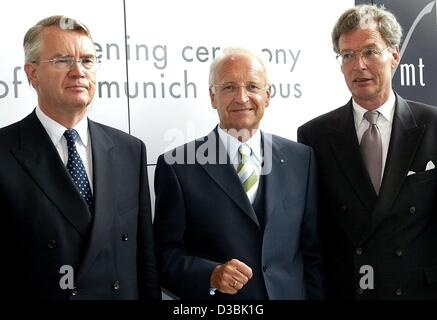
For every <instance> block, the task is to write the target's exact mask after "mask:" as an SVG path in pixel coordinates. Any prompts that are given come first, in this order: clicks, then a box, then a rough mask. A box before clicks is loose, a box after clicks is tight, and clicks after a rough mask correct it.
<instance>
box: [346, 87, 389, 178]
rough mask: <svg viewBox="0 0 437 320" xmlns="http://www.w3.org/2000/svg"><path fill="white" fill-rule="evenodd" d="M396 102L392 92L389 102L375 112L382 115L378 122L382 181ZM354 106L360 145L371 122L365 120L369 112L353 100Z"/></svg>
mask: <svg viewBox="0 0 437 320" xmlns="http://www.w3.org/2000/svg"><path fill="white" fill-rule="evenodd" d="M395 102H396V97H395V95H394V93H393V91H391V94H390V96H389V98H388V99H387V101H386V102H385V103H384V104H383V105H382V106H380V107H379V108H378V109H375V111H379V113H380V115H379V117H378V120H377V122H376V125H377V126H378V129H379V132H380V133H381V142H382V172H381V180H382V177H383V175H384V169H385V162H386V160H387V153H388V146H389V144H390V136H391V129H392V125H393V117H394V114H395ZM352 105H353V114H354V122H355V130H356V132H357V138H358V143H361V138H362V137H363V134H364V132H365V131H366V130H367V128H368V127H369V121H367V120H366V119H364V114H365V113H366V112H367V111H368V110H367V109H364V108H363V107H361V106H360V105H359V104H358V103H356V102H355V100H352Z"/></svg>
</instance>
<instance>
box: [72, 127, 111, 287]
mask: <svg viewBox="0 0 437 320" xmlns="http://www.w3.org/2000/svg"><path fill="white" fill-rule="evenodd" d="M88 126H89V131H90V136H91V145H92V150H93V151H92V153H93V181H94V222H93V225H92V232H91V237H90V241H89V244H88V248H87V250H86V253H85V257H84V259H83V264H82V265H81V267H80V270H79V273H78V280H80V277H81V276H82V275H83V274H84V273H85V272H86V270H87V269H88V268H89V267H90V266H91V265H92V263H93V261H94V259H95V258H96V256H97V255H98V253H99V252H100V250H101V249H102V247H103V246H104V245H106V244H107V241H108V237H109V235H110V228H111V225H112V222H113V219H114V215H115V213H116V210H117V202H116V199H117V195H116V192H115V190H116V183H117V181H115V179H114V177H115V176H116V174H115V172H116V171H117V168H116V166H115V165H114V159H113V152H112V151H113V148H114V147H115V145H114V143H113V141H112V139H111V138H110V137H109V136H108V135H107V134H106V133H105V132H104V131H103V130H102V128H101V127H99V126H98V125H97V124H95V123H94V122H93V121H90V120H88Z"/></svg>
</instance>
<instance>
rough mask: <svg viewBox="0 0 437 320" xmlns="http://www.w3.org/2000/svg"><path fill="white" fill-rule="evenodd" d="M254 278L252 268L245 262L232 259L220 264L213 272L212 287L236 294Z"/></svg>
mask: <svg viewBox="0 0 437 320" xmlns="http://www.w3.org/2000/svg"><path fill="white" fill-rule="evenodd" d="M250 278H252V269H251V268H250V267H249V266H248V265H246V264H245V263H243V262H241V261H239V260H237V259H231V260H229V261H228V262H226V263H225V264H221V265H218V266H217V267H215V268H214V270H213V271H212V274H211V287H212V288H216V289H217V290H218V291H220V292H222V293H227V294H236V293H237V292H238V291H239V290H241V288H243V287H244V286H245V285H246V283H247V282H248V281H249V280H250Z"/></svg>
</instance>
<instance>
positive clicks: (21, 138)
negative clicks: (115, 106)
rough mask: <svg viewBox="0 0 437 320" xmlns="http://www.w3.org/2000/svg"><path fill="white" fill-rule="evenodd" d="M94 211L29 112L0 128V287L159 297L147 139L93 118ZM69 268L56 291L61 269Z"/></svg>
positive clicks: (48, 295) (35, 292) (58, 294)
mask: <svg viewBox="0 0 437 320" xmlns="http://www.w3.org/2000/svg"><path fill="white" fill-rule="evenodd" d="M89 132H90V136H91V141H92V153H93V172H94V179H93V180H94V188H93V189H94V215H93V217H92V216H91V214H90V212H89V209H88V207H87V205H86V203H85V201H84V200H83V199H82V198H81V196H80V194H79V193H78V192H77V190H76V188H75V186H74V184H73V182H72V179H71V177H70V175H69V173H68V171H67V170H66V168H65V165H64V164H63V163H62V161H61V158H60V157H59V154H58V152H57V151H56V148H55V147H54V145H53V143H52V141H51V140H50V138H49V136H48V134H47V132H46V131H45V129H44V127H43V126H42V124H41V123H40V121H39V120H38V118H37V117H36V114H35V112H32V113H31V114H30V115H29V116H27V117H26V118H25V119H23V120H21V121H19V122H17V123H15V124H12V125H10V126H8V127H5V128H2V129H0V212H1V216H2V218H1V219H2V229H3V231H2V232H1V238H2V239H1V242H0V243H1V244H0V246H1V248H0V249H1V253H2V277H3V281H2V282H3V290H2V291H3V294H4V295H6V296H9V297H15V298H20V299H23V298H24V299H25V298H38V299H138V298H150V299H160V297H161V294H160V288H159V285H158V279H157V272H156V261H155V257H154V252H153V251H154V246H153V235H152V223H151V210H150V195H149V186H148V181H147V167H146V149H145V146H144V144H143V143H142V142H141V141H140V140H138V139H136V138H134V137H132V136H129V135H128V134H126V133H123V132H121V131H118V130H116V129H113V128H110V127H107V126H104V125H101V124H98V123H95V122H93V121H91V120H89ZM63 265H70V266H72V267H73V270H74V286H75V289H73V290H62V289H61V287H60V279H61V277H62V276H63V274H61V273H60V268H61V266H63Z"/></svg>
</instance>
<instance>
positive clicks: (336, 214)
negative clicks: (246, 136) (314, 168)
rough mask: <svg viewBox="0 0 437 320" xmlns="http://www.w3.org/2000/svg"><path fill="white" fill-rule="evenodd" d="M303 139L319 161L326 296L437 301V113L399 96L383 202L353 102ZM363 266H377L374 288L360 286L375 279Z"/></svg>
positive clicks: (306, 129) (303, 131)
mask: <svg viewBox="0 0 437 320" xmlns="http://www.w3.org/2000/svg"><path fill="white" fill-rule="evenodd" d="M298 139H299V141H300V142H303V143H305V144H308V145H309V146H312V147H313V149H314V152H315V154H316V159H317V162H318V168H319V186H320V190H319V195H320V202H319V208H320V211H321V212H320V220H321V234H322V244H323V250H324V258H325V265H326V271H327V272H326V277H327V298H333V299H436V298H437V169H433V170H427V171H426V170H425V169H426V166H427V164H428V163H429V161H431V162H432V163H434V165H436V166H437V108H436V107H432V106H427V105H424V104H421V103H417V102H412V101H407V100H404V99H402V98H401V97H400V96H399V95H397V94H396V105H395V113H394V118H393V124H392V132H391V138H390V144H389V149H388V154H387V160H386V164H385V169H384V176H383V180H382V184H381V189H380V192H379V196H377V195H376V193H375V191H374V189H373V187H372V184H371V180H370V178H369V175H368V173H367V170H366V168H365V165H364V162H363V160H362V156H361V153H360V148H359V144H358V139H357V134H356V130H355V125H354V118H353V111H352V100H351V101H349V102H348V103H347V104H346V105H344V106H343V107H341V108H338V109H336V110H334V111H331V112H329V113H327V114H325V115H322V116H320V117H318V118H316V119H313V120H311V121H310V122H308V123H306V124H305V125H303V126H302V127H300V128H299V130H298ZM409 171H414V172H415V174H411V173H410V174H409ZM363 266H371V267H372V268H373V274H372V275H373V277H372V279H373V289H367V286H364V289H363V288H362V287H363V286H360V280H361V279H362V278H363V277H364V276H365V275H366V277H367V276H368V275H369V276H372V275H371V274H368V272H367V271H366V272H364V271H363V270H361V268H362V267H363ZM365 268H367V267H365ZM360 271H362V272H360ZM367 279H368V278H367ZM369 281H370V280H369ZM367 283H368V282H367Z"/></svg>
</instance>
